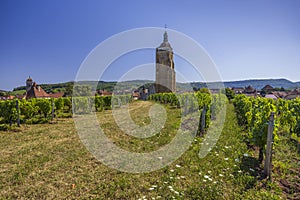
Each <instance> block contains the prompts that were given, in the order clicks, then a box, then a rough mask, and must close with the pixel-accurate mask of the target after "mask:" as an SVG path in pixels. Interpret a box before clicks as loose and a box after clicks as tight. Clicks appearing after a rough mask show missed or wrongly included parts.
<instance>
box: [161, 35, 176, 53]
mask: <svg viewBox="0 0 300 200" xmlns="http://www.w3.org/2000/svg"><path fill="white" fill-rule="evenodd" d="M158 49H159V50H165V51H172V50H173V49H172V47H171V45H170V43H169V41H168V33H167V31H165V33H164V41H163V43H161V44H160V46H159V47H158Z"/></svg>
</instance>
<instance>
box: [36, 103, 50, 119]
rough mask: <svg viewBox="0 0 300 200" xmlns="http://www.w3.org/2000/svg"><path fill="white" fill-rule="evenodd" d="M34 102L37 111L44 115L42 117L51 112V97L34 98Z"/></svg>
mask: <svg viewBox="0 0 300 200" xmlns="http://www.w3.org/2000/svg"><path fill="white" fill-rule="evenodd" d="M35 104H36V106H37V107H38V109H39V111H40V112H41V113H42V114H43V115H44V117H45V118H47V117H48V116H49V114H50V113H51V108H52V107H51V106H52V101H51V99H36V102H35Z"/></svg>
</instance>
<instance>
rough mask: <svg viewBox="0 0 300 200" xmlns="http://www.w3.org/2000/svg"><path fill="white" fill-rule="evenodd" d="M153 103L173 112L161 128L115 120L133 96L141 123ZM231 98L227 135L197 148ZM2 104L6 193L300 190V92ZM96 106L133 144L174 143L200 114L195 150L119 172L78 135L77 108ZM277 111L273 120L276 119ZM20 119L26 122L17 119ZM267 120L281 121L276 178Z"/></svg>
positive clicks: (248, 194) (102, 119) (272, 194)
mask: <svg viewBox="0 0 300 200" xmlns="http://www.w3.org/2000/svg"><path fill="white" fill-rule="evenodd" d="M155 103H159V104H161V105H163V106H164V108H165V109H166V112H167V115H168V119H167V120H166V123H165V125H164V127H163V128H162V130H161V131H160V134H157V135H155V136H153V137H150V138H147V139H137V138H133V137H130V136H128V135H126V134H124V133H123V132H122V131H121V130H120V129H119V128H118V126H117V124H116V123H115V122H114V117H113V114H112V108H118V107H121V106H122V105H125V104H129V112H130V116H131V117H132V119H133V120H134V122H136V123H137V124H139V125H145V124H149V116H148V112H149V108H150V107H151V106H152V105H153V104H155ZM224 106H226V107H227V113H226V121H225V124H224V129H223V132H222V135H221V136H220V138H219V140H218V142H217V144H216V145H215V146H214V147H213V148H212V150H211V151H210V153H209V154H208V155H207V156H206V157H205V158H203V159H200V158H199V157H198V153H199V150H200V147H201V146H202V145H203V144H205V143H207V142H208V141H209V140H206V139H205V137H204V136H205V135H206V132H207V131H208V129H209V128H210V127H211V125H212V124H213V123H214V121H215V120H216V118H217V116H218V113H219V112H220V110H221V109H222V108H223V107H224ZM0 110H1V112H0V124H2V125H1V126H2V129H5V131H3V130H2V131H1V130H0V139H1V140H0V146H1V147H2V148H1V149H0V153H1V155H3V156H2V157H1V158H0V163H1V166H4V167H3V168H1V169H0V183H2V184H0V198H4V199H16V198H24V197H26V198H37V199H45V198H50V199H62V198H63V199H65V198H72V199H73V198H83V199H86V198H103V199H145V198H148V199H152V198H154V199H159V198H160V199H170V198H172V199H297V196H299V193H300V185H299V180H300V179H299V172H300V171H299V167H298V165H299V162H300V158H299V153H297V143H295V142H294V141H297V140H298V141H299V139H298V138H299V131H300V122H299V121H300V116H299V113H300V99H295V100H282V99H279V100H272V99H266V98H252V97H247V96H245V95H237V96H235V98H234V99H232V100H231V101H228V99H227V98H226V95H225V94H222V93H220V94H210V93H206V92H195V93H184V94H173V93H160V94H153V95H150V96H149V97H148V101H133V100H132V97H131V96H130V95H116V96H95V97H88V96H87V97H73V98H68V97H67V98H57V99H30V100H11V101H0ZM90 112H94V113H96V115H97V117H98V120H99V124H100V126H101V127H102V128H103V130H104V131H105V133H106V134H107V136H108V137H109V138H110V139H111V140H113V141H114V143H115V144H117V145H118V146H120V147H121V148H123V149H127V150H132V151H136V152H142V153H145V152H150V151H153V150H154V149H157V148H160V147H162V146H164V145H166V144H168V143H169V142H170V141H171V140H172V138H173V137H174V136H175V134H176V133H177V132H176V130H177V128H178V127H179V124H180V116H182V115H183V116H189V114H190V113H194V112H196V113H198V116H199V118H200V120H199V122H200V123H199V127H198V133H199V134H198V136H197V137H196V138H195V140H194V142H193V143H192V145H191V147H190V149H189V150H188V151H187V152H185V153H184V154H183V155H182V157H181V158H179V159H178V160H176V161H175V162H174V163H172V164H171V165H169V166H167V167H165V168H162V169H160V170H158V171H155V172H151V173H145V174H142V175H141V174H128V173H123V172H118V171H116V170H113V169H110V168H108V167H106V166H105V165H103V164H101V162H99V161H98V160H96V159H95V158H94V157H93V156H92V155H91V154H90V153H89V152H88V151H87V149H86V148H85V147H84V146H83V144H82V142H81V141H80V139H79V138H78V135H77V134H76V129H75V126H74V121H73V119H72V118H71V116H72V115H73V113H75V114H79V115H83V114H86V113H90ZM272 113H274V124H270V116H271V115H272ZM18 119H19V121H20V124H21V126H20V127H16V125H15V124H17V122H18ZM49 122H55V123H49ZM202 122H203V123H202ZM10 124H11V125H12V128H10ZM31 124H35V125H31ZM270 125H271V126H273V128H274V129H273V136H274V142H273V149H274V151H273V157H272V164H273V174H272V176H273V181H272V182H271V181H268V180H267V179H265V176H264V173H263V169H262V167H263V165H264V164H263V162H262V161H263V160H264V159H265V151H266V148H265V147H266V144H267V133H268V127H269V126H270ZM3 127H5V128H3ZM7 141H10V142H9V143H8V142H7ZM298 145H299V143H298Z"/></svg>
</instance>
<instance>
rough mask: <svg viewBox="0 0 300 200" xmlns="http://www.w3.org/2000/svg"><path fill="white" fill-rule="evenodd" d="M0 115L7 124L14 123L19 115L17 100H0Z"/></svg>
mask: <svg viewBox="0 0 300 200" xmlns="http://www.w3.org/2000/svg"><path fill="white" fill-rule="evenodd" d="M0 111H1V112H0V117H1V118H2V120H3V122H4V123H6V124H8V123H9V124H10V125H11V124H12V123H13V122H14V121H16V119H17V117H18V110H17V109H16V100H10V101H0Z"/></svg>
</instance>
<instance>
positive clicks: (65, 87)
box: [0, 79, 300, 93]
mask: <svg viewBox="0 0 300 200" xmlns="http://www.w3.org/2000/svg"><path fill="white" fill-rule="evenodd" d="M153 82H154V81H151V80H132V81H124V82H121V83H118V84H117V82H114V81H112V82H105V81H99V82H98V81H80V82H78V84H80V85H89V86H91V87H92V89H93V90H95V89H97V90H107V91H110V92H112V91H113V90H114V88H115V86H116V85H118V89H131V90H134V89H137V88H138V87H140V86H142V85H145V84H149V83H153ZM218 84H220V83H218V82H212V83H207V84H206V83H204V82H191V83H177V84H176V87H177V89H178V90H190V89H192V88H203V87H206V86H207V85H209V86H210V87H211V88H215V87H217V86H218ZM73 85H74V82H72V81H70V82H65V83H55V84H40V86H41V87H42V88H43V89H44V90H45V91H46V92H48V93H51V92H57V91H64V92H68V91H70V90H72V88H73ZM224 85H225V87H247V86H248V85H251V86H252V87H254V88H256V89H262V88H263V87H264V86H265V85H271V86H272V87H274V88H281V87H283V88H285V89H294V88H299V87H300V82H292V81H289V80H287V79H256V80H241V81H226V82H224ZM24 89H25V86H21V87H17V88H14V90H13V91H18V90H24ZM0 91H1V90H0Z"/></svg>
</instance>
